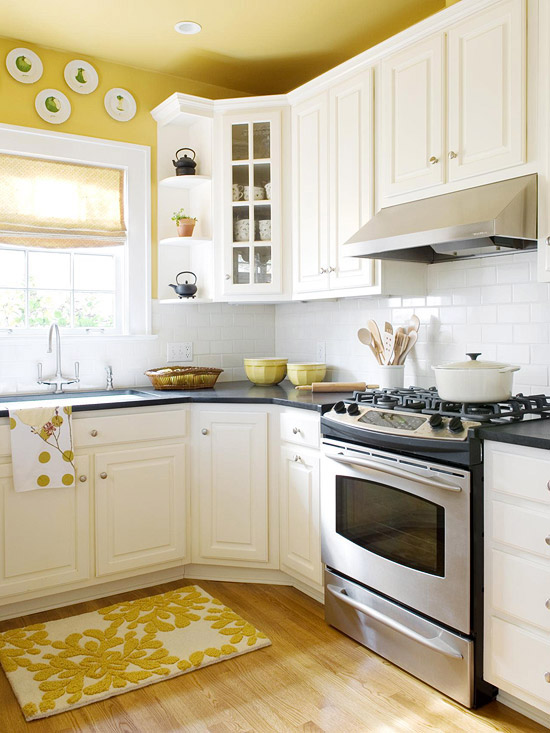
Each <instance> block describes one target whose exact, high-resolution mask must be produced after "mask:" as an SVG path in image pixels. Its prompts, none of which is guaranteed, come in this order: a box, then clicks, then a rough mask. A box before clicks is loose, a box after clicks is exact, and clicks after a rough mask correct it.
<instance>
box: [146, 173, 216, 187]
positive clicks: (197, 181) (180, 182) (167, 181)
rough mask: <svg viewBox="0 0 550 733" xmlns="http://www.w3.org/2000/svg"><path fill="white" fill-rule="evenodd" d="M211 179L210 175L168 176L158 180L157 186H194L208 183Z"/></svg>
mask: <svg viewBox="0 0 550 733" xmlns="http://www.w3.org/2000/svg"><path fill="white" fill-rule="evenodd" d="M211 180H212V178H211V177H210V176H196V175H195V176H170V177H169V178H162V179H161V180H160V181H159V186H163V187H164V188H196V187H197V186H203V185H204V184H205V183H210V181H211Z"/></svg>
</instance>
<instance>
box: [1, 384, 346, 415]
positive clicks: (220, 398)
mask: <svg viewBox="0 0 550 733" xmlns="http://www.w3.org/2000/svg"><path fill="white" fill-rule="evenodd" d="M135 389H136V391H139V392H141V393H146V394H147V396H145V397H144V398H143V399H139V400H136V401H133V402H127V401H124V400H121V401H120V402H116V401H114V402H113V401H112V399H111V400H110V401H109V402H105V403H103V404H102V403H98V404H93V405H87V404H74V405H73V410H74V411H75V412H83V411H90V410H109V409H110V410H113V409H119V408H121V407H123V408H130V409H131V408H132V407H139V406H151V405H163V404H177V403H186V402H187V403H195V402H198V403H216V402H218V403H236V404H267V405H284V406H286V407H299V408H302V409H305V410H314V411H315V412H319V413H321V414H322V413H324V412H327V411H328V410H330V408H331V407H332V406H333V405H334V404H335V403H336V402H338V400H341V399H348V398H351V396H352V392H316V393H312V392H306V391H304V390H297V389H295V388H294V387H293V385H292V384H291V383H290V382H288V381H287V380H284V381H283V382H281V384H278V385H276V386H274V387H260V386H257V385H254V384H252V383H251V382H248V381H243V382H220V383H219V384H216V386H215V387H214V388H213V389H192V390H187V391H185V390H181V391H180V390H160V391H155V390H153V389H152V388H151V387H143V388H142V387H136V388H135ZM74 394H78V392H77V391H76V392H74ZM105 394H109V393H105ZM110 395H111V397H112V396H113V393H110ZM17 396H18V395H4V396H0V403H2V401H4V402H9V400H10V397H17ZM41 396H43V394H37V395H36V397H37V398H38V399H39V398H40V397H41ZM59 397H60V398H63V399H70V397H71V392H65V393H64V394H63V395H59ZM24 405H25V403H24V402H21V407H24ZM7 415H8V412H7V410H2V409H0V417H7Z"/></svg>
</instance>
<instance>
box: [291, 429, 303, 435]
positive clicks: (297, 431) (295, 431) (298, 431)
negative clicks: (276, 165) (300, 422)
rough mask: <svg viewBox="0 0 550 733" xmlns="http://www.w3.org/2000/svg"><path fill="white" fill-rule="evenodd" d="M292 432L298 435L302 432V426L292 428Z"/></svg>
mask: <svg viewBox="0 0 550 733" xmlns="http://www.w3.org/2000/svg"><path fill="white" fill-rule="evenodd" d="M292 432H293V433H294V435H298V433H301V432H302V431H301V430H300V428H292Z"/></svg>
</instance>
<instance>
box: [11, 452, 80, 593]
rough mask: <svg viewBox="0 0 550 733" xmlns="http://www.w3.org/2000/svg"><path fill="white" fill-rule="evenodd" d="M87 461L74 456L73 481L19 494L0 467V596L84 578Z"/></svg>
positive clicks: (53, 586) (52, 586) (51, 586)
mask: <svg viewBox="0 0 550 733" xmlns="http://www.w3.org/2000/svg"><path fill="white" fill-rule="evenodd" d="M88 464H89V459H88V456H77V458H76V465H77V476H83V477H87V478H86V480H85V481H79V480H78V479H77V482H76V486H68V487H63V488H61V489H37V490H36V491H25V492H21V493H17V492H16V491H15V490H14V488H13V482H12V476H11V467H10V466H9V465H6V466H1V467H0V597H2V596H11V595H16V594H18V593H26V592H28V591H34V590H39V589H41V588H55V587H56V586H59V585H63V584H65V583H72V582H75V581H80V580H85V579H86V578H88V577H89V575H90V573H89V570H90V537H89V517H90V505H89V496H90V494H89V478H88V477H89V472H88Z"/></svg>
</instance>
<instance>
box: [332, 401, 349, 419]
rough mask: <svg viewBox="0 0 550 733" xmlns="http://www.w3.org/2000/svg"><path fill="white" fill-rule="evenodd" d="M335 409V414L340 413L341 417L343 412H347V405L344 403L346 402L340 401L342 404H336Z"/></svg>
mask: <svg viewBox="0 0 550 733" xmlns="http://www.w3.org/2000/svg"><path fill="white" fill-rule="evenodd" d="M333 409H334V412H337V413H338V414H339V415H341V414H342V413H343V412H345V411H346V405H345V403H344V402H342V401H341V400H340V402H337V403H336V404H335V405H334V408H333Z"/></svg>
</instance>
